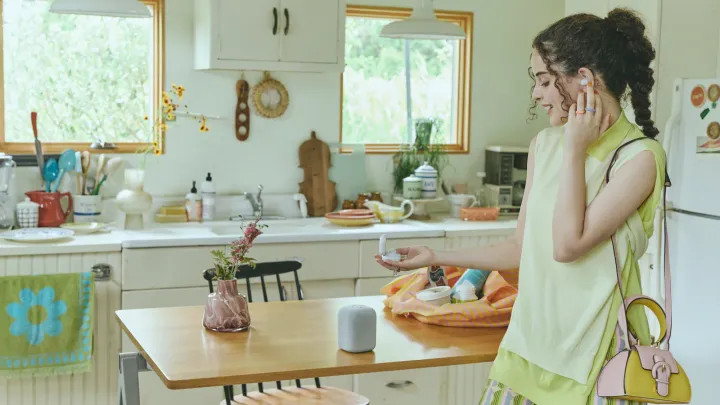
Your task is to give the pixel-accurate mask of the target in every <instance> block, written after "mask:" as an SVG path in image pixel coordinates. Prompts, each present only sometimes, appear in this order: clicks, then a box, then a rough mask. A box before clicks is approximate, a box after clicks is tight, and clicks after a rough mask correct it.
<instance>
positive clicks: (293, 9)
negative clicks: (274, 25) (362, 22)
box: [280, 0, 345, 64]
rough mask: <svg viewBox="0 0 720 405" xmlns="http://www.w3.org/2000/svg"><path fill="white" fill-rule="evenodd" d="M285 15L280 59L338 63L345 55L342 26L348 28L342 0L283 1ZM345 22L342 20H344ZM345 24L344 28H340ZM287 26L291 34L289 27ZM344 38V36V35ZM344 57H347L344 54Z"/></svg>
mask: <svg viewBox="0 0 720 405" xmlns="http://www.w3.org/2000/svg"><path fill="white" fill-rule="evenodd" d="M281 3H282V12H283V17H284V20H283V21H285V22H284V24H285V25H283V34H284V35H283V37H282V47H281V48H282V51H281V58H280V60H282V61H285V62H300V63H327V64H336V63H338V58H340V55H344V51H345V48H344V44H345V41H344V40H343V41H342V42H341V43H340V45H341V47H340V48H338V40H339V31H338V30H339V29H340V28H342V30H343V33H344V31H345V23H344V21H345V13H344V12H343V14H342V16H341V17H340V18H338V12H339V9H340V3H342V2H341V1H338V0H313V1H307V0H282V1H281ZM341 21H342V23H341ZM341 25H342V27H340V26H341ZM286 28H287V34H285V29H286ZM343 38H344V35H343ZM342 59H343V60H344V59H345V58H344V56H343V57H342Z"/></svg>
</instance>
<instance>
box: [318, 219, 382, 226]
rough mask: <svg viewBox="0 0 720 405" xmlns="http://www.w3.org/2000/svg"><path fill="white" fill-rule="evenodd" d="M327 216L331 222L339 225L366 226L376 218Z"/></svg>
mask: <svg viewBox="0 0 720 405" xmlns="http://www.w3.org/2000/svg"><path fill="white" fill-rule="evenodd" d="M325 218H327V220H328V221H330V223H332V224H335V225H339V226H366V225H371V224H372V223H373V222H375V218H374V217H373V218H361V219H354V218H338V217H325Z"/></svg>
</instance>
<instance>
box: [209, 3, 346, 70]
mask: <svg viewBox="0 0 720 405" xmlns="http://www.w3.org/2000/svg"><path fill="white" fill-rule="evenodd" d="M195 68H196V69H225V70H269V71H299V72H342V71H343V69H344V68H345V0H312V1H308V0H269V1H268V0H195Z"/></svg>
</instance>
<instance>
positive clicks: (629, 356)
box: [597, 138, 692, 404]
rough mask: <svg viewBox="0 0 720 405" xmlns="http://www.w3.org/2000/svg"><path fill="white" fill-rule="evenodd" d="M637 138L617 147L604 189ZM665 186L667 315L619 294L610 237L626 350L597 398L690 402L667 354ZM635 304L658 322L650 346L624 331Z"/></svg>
mask: <svg viewBox="0 0 720 405" xmlns="http://www.w3.org/2000/svg"><path fill="white" fill-rule="evenodd" d="M641 139H647V138H637V139H633V140H631V141H629V142H626V143H625V144H623V145H621V146H620V147H619V148H617V150H616V151H615V154H614V155H613V158H612V161H611V162H610V167H609V168H608V171H607V173H606V175H605V182H604V186H605V185H607V183H608V182H609V181H610V170H611V169H612V166H613V164H614V163H615V161H616V160H617V156H618V152H619V151H620V149H622V148H623V147H625V146H627V145H629V144H631V143H633V142H635V141H638V140H641ZM667 187H670V178H669V177H667V175H666V177H665V187H664V188H663V233H664V236H663V238H664V245H665V265H664V273H665V307H666V311H667V314H666V313H665V312H664V311H663V309H662V307H661V306H660V304H658V303H657V302H656V301H655V300H653V299H652V298H650V297H648V296H645V295H635V296H632V297H628V298H625V296H624V295H623V292H622V268H621V266H620V260H619V258H618V254H617V240H616V237H615V235H614V234H613V236H612V238H611V240H612V246H613V252H614V254H615V272H616V274H617V285H618V289H619V291H620V297H621V299H622V304H623V305H622V307H620V310H619V312H618V323H619V325H620V329H621V331H622V334H623V335H624V338H625V341H626V342H628V344H627V347H626V349H624V350H622V351H620V352H619V353H617V354H616V355H615V356H614V357H613V358H612V359H610V361H608V362H607V364H605V366H604V367H603V369H602V370H601V371H600V376H599V377H598V380H597V394H598V396H600V397H605V398H614V399H624V400H631V401H639V402H651V403H658V404H687V403H690V398H691V397H692V390H691V387H690V380H689V379H688V377H687V374H685V371H684V370H683V369H682V367H681V366H680V364H678V362H677V361H676V360H675V357H674V356H673V355H672V353H670V332H671V330H672V305H671V294H670V253H669V250H668V247H669V246H668V245H669V243H668V234H667V215H666V214H665V211H664V207H665V201H666V193H667ZM636 304H637V305H642V306H645V307H647V308H649V309H650V310H652V312H653V313H654V314H655V316H656V317H657V318H658V322H659V323H660V336H659V337H658V341H657V342H654V341H653V343H652V344H651V345H650V346H644V345H641V344H640V343H639V341H638V339H637V337H636V336H635V335H634V334H633V332H632V330H630V329H629V328H628V321H627V311H628V309H629V308H630V307H631V306H633V305H636ZM663 343H664V344H665V347H664V348H663V347H661V345H662V344H663Z"/></svg>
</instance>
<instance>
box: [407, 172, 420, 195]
mask: <svg viewBox="0 0 720 405" xmlns="http://www.w3.org/2000/svg"><path fill="white" fill-rule="evenodd" d="M422 186H423V180H422V179H421V178H420V177H417V176H415V175H414V174H411V175H409V176H408V177H405V178H404V179H403V198H407V199H410V200H415V199H418V198H422Z"/></svg>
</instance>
